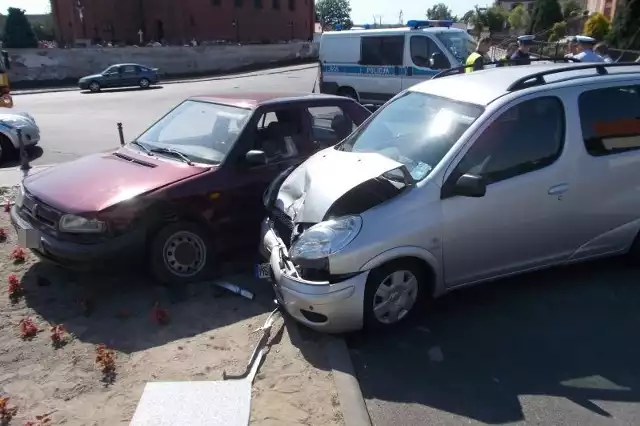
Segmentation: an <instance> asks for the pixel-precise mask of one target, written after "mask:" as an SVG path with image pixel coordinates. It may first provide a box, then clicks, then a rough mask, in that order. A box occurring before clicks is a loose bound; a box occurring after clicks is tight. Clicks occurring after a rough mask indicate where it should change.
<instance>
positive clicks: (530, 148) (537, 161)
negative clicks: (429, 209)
mask: <svg viewBox="0 0 640 426" xmlns="http://www.w3.org/2000/svg"><path fill="white" fill-rule="evenodd" d="M564 133H565V114H564V106H563V104H562V101H560V99H558V98H557V97H555V96H545V97H540V98H535V99H531V100H528V101H524V102H522V103H520V104H518V105H515V106H513V107H511V108H510V109H508V110H507V111H505V112H504V113H502V114H501V115H500V116H499V117H498V118H497V119H496V120H495V121H494V122H493V123H491V124H490V125H489V127H488V128H487V129H486V130H485V131H484V132H483V133H482V135H480V137H479V138H478V139H476V141H475V142H474V143H473V146H472V147H471V148H470V149H469V151H467V153H466V154H465V156H464V158H463V159H462V161H460V163H459V164H458V167H457V174H458V175H461V174H465V173H469V174H473V175H478V176H482V177H483V178H485V180H486V182H487V183H488V184H490V183H494V182H499V181H501V180H505V179H509V178H512V177H515V176H518V175H522V174H525V173H530V172H533V171H535V170H539V169H542V168H545V167H547V166H549V165H551V164H553V163H554V162H555V161H556V160H557V159H558V158H559V157H560V154H561V153H562V147H563V146H564Z"/></svg>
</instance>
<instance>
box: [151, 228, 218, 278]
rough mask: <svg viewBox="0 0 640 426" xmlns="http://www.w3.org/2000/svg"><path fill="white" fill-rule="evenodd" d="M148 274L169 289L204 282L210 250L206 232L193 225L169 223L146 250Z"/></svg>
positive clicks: (211, 255)
mask: <svg viewBox="0 0 640 426" xmlns="http://www.w3.org/2000/svg"><path fill="white" fill-rule="evenodd" d="M149 260H150V269H151V275H152V276H153V278H155V279H156V280H157V281H159V282H160V283H162V284H165V285H169V286H181V285H186V284H188V283H191V282H196V281H201V280H204V279H207V278H208V277H209V275H210V273H211V271H212V270H213V264H214V261H215V259H214V250H213V244H212V243H211V240H210V239H209V238H207V234H206V232H205V231H204V230H203V229H202V228H201V227H200V226H198V225H196V224H195V223H193V222H186V221H181V222H173V223H170V224H167V225H166V226H164V227H163V228H162V229H160V230H159V231H158V233H157V234H156V235H155V237H154V238H153V240H152V241H151V244H150V247H149Z"/></svg>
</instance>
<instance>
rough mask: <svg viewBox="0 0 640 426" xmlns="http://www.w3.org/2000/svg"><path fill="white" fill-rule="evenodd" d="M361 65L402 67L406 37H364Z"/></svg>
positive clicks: (361, 47) (361, 49)
mask: <svg viewBox="0 0 640 426" xmlns="http://www.w3.org/2000/svg"><path fill="white" fill-rule="evenodd" d="M360 40H361V41H360V43H361V45H360V65H380V66H389V65H402V56H403V53H404V35H399V36H382V37H371V36H367V37H362V38H361V39H360Z"/></svg>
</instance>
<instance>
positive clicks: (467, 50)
mask: <svg viewBox="0 0 640 426" xmlns="http://www.w3.org/2000/svg"><path fill="white" fill-rule="evenodd" d="M436 37H437V38H438V40H440V41H441V42H442V44H444V46H445V47H446V48H447V49H449V51H450V52H451V53H452V54H453V56H455V57H456V59H458V60H459V61H460V63H461V64H464V63H465V62H466V61H467V57H468V56H469V55H471V54H472V53H473V52H475V50H476V43H475V42H474V41H473V38H472V37H471V36H470V35H469V34H467V33H466V32H464V31H447V32H442V33H438V34H436Z"/></svg>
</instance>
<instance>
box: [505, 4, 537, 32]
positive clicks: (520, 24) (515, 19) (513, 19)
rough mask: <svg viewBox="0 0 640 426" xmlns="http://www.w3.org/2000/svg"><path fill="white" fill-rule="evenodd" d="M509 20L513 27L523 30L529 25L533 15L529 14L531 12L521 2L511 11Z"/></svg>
mask: <svg viewBox="0 0 640 426" xmlns="http://www.w3.org/2000/svg"><path fill="white" fill-rule="evenodd" d="M508 20H509V25H511V28H515V29H517V30H523V29H525V28H528V27H529V23H530V22H531V17H530V16H529V12H528V11H527V9H526V8H525V7H524V6H523V5H521V4H520V5H518V6H516V7H515V8H514V9H513V10H512V11H511V13H510V14H509V18H508Z"/></svg>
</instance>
